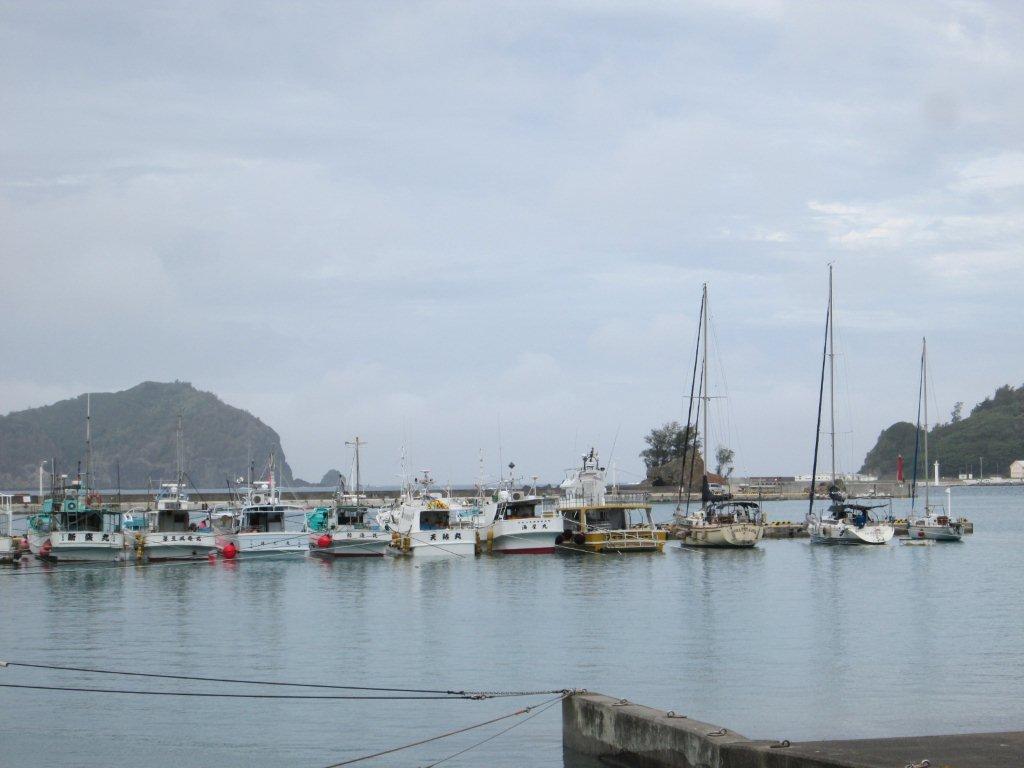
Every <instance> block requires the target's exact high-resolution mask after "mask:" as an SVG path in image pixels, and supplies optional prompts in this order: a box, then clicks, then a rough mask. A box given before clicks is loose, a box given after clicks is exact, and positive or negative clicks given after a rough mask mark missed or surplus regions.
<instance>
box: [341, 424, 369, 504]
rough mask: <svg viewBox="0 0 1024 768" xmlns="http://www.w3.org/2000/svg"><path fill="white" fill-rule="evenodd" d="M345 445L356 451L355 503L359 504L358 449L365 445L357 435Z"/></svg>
mask: <svg viewBox="0 0 1024 768" xmlns="http://www.w3.org/2000/svg"><path fill="white" fill-rule="evenodd" d="M345 445H351V446H353V447H354V448H355V450H356V503H359V447H360V446H363V445H366V443H365V442H364V441H362V440H360V439H359V435H356V437H355V439H354V440H351V441H346V442H345Z"/></svg>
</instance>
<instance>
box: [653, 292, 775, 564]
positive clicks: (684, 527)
mask: <svg viewBox="0 0 1024 768" xmlns="http://www.w3.org/2000/svg"><path fill="white" fill-rule="evenodd" d="M700 306H701V318H700V328H699V331H698V344H699V346H700V350H701V351H702V354H703V364H702V369H701V376H700V379H701V383H700V393H699V396H698V398H697V408H698V411H699V410H700V409H701V408H703V415H704V420H703V428H702V430H701V437H702V438H703V440H704V462H705V463H704V476H703V479H702V481H701V507H700V509H697V510H694V511H693V512H690V511H689V493H687V499H686V503H685V505H684V504H683V501H682V488H683V483H684V482H685V481H686V474H687V473H686V458H687V452H688V451H687V450H686V449H684V453H683V466H682V469H681V472H680V475H681V477H680V482H679V489H680V500H679V503H678V504H677V505H676V511H675V514H674V516H673V520H674V525H673V529H674V532H675V533H676V535H677V536H678V537H679V539H680V540H682V542H683V544H685V545H686V546H690V547H715V548H723V549H724V548H735V547H753V546H755V545H756V544H757V542H759V541H760V540H761V538H762V537H763V536H764V517H763V515H762V514H761V507H760V505H759V504H757V503H756V502H753V501H734V500H733V499H732V495H731V494H730V493H728V492H725V493H721V492H717V493H716V492H715V491H713V490H712V488H711V484H710V483H709V481H708V472H707V456H708V451H709V450H710V446H711V441H710V439H709V432H708V409H709V405H710V402H711V397H710V395H709V392H708V285H707V283H704V289H703V293H702V295H701V305H700ZM694 374H695V378H696V357H695V358H694ZM693 400H694V398H693V388H692V387H691V392H690V409H691V411H692V408H693ZM686 421H687V424H686V429H687V436H689V432H690V416H689V414H688V415H687V419H686ZM687 448H688V446H687ZM696 451H697V448H696V446H694V448H693V454H694V456H695V455H696Z"/></svg>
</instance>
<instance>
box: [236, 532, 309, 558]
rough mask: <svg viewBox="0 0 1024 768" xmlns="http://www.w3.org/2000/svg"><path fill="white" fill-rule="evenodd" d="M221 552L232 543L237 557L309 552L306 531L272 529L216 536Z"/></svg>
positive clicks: (283, 555)
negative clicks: (265, 531) (264, 531)
mask: <svg viewBox="0 0 1024 768" xmlns="http://www.w3.org/2000/svg"><path fill="white" fill-rule="evenodd" d="M216 542H217V549H218V551H220V552H221V553H223V552H224V548H225V547H226V546H227V545H228V544H229V543H230V544H234V546H235V557H240V558H252V559H256V558H273V557H289V558H290V557H296V556H303V555H305V554H306V553H307V552H309V541H308V540H307V534H306V533H300V532H298V531H271V532H268V533H232V534H228V535H220V536H217V537H216Z"/></svg>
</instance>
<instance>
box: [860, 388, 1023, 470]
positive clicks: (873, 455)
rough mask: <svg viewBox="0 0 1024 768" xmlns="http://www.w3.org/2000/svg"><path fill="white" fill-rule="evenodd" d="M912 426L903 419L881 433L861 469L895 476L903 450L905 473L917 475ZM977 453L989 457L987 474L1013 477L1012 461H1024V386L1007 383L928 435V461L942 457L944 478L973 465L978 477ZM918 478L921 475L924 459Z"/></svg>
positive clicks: (985, 457) (986, 459)
mask: <svg viewBox="0 0 1024 768" xmlns="http://www.w3.org/2000/svg"><path fill="white" fill-rule="evenodd" d="M915 431H916V430H915V428H914V425H913V424H911V423H909V422H906V421H900V422H897V423H896V424H893V425H892V426H891V427H889V428H888V429H885V430H883V431H882V434H881V435H879V436H878V442H877V443H876V444H875V447H874V448H872V449H871V450H870V451H869V452H868V455H867V456H866V457H865V459H864V466H863V467H861V470H860V471H861V472H862V473H864V474H872V475H878V476H879V477H882V478H886V479H888V478H893V477H895V475H896V456H897V455H898V454H901V453H902V454H903V458H904V459H905V461H906V470H905V474H906V476H907V479H908V480H909V479H910V478H911V477H912V476H913V467H912V464H913V460H914V433H915ZM979 457H983V458H984V460H985V475H986V476H992V475H1002V476H1003V477H1008V476H1009V471H1010V463H1011V462H1013V461H1016V460H1017V459H1024V386H1022V387H1020V388H1019V389H1014V388H1013V387H1011V386H1009V385H1007V386H1004V387H1000V388H999V389H997V390H996V392H995V395H993V396H992V397H987V398H985V400H984V401H982V402H980V403H978V404H977V405H976V406H974V409H973V410H972V411H971V414H970V415H969V416H967V417H966V418H964V419H961V420H960V421H955V422H951V423H948V424H938V425H936V426H935V428H934V429H932V430H931V431H930V432H929V433H928V458H929V461H938V462H939V470H940V471H941V472H942V474H943V475H944V476H946V477H949V476H955V475H957V474H959V473H960V472H966V471H967V470H968V468H969V467H971V466H972V465H973V467H974V474H975V476H976V477H977V475H978V468H979V461H978V459H979ZM918 463H919V464H920V465H921V466H920V467H919V469H918V472H919V475H918V477H922V476H923V475H921V474H920V473H921V472H923V457H919V458H918Z"/></svg>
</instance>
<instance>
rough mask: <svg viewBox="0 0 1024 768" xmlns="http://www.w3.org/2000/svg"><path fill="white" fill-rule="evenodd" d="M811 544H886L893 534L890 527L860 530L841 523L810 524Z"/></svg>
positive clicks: (808, 528)
mask: <svg viewBox="0 0 1024 768" xmlns="http://www.w3.org/2000/svg"><path fill="white" fill-rule="evenodd" d="M807 532H808V533H809V534H810V536H811V543H812V544H869V545H879V544H888V543H889V541H890V540H891V539H892V537H893V535H894V534H895V532H896V531H895V529H894V528H893V527H892V526H891V525H884V524H872V525H865V526H862V527H860V528H858V527H857V526H854V525H849V524H848V523H843V522H828V521H822V522H812V523H809V524H808V526H807Z"/></svg>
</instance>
